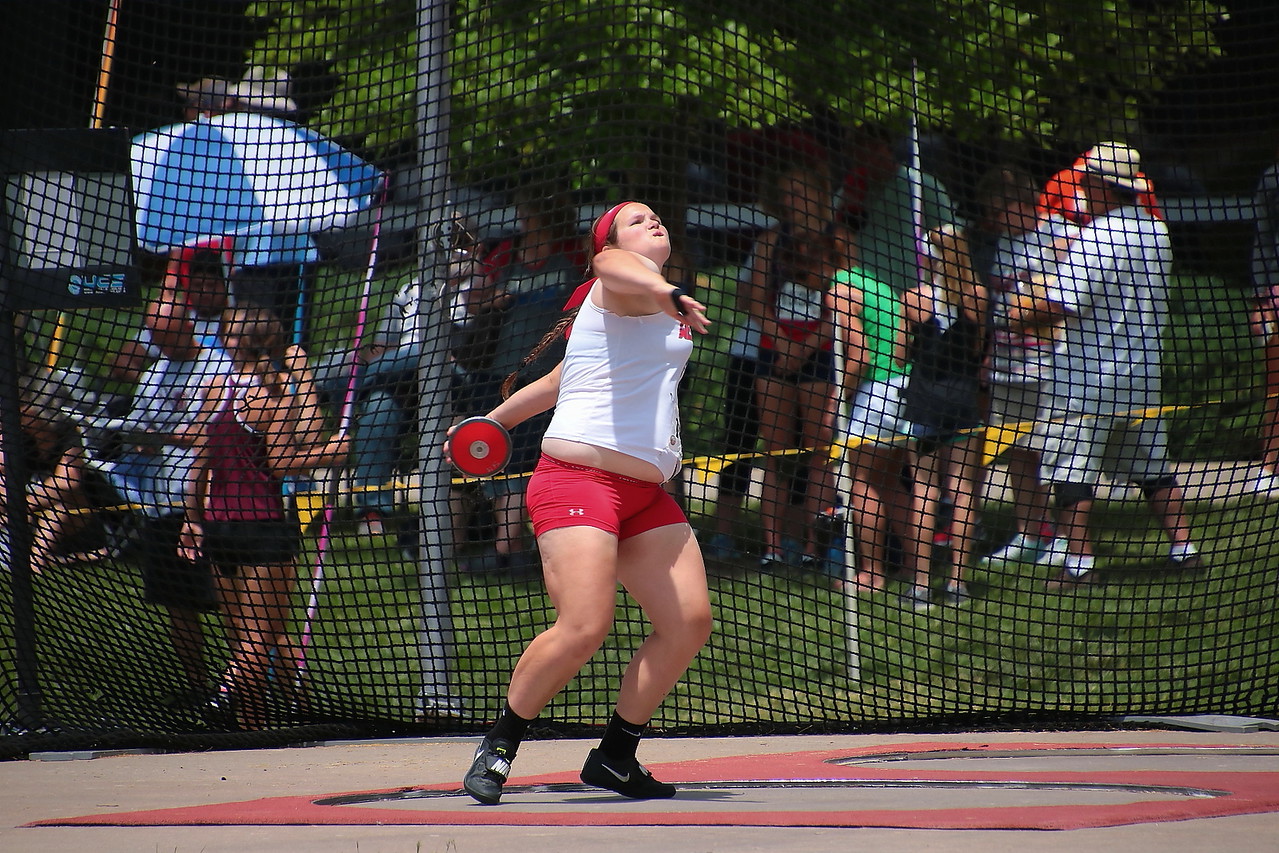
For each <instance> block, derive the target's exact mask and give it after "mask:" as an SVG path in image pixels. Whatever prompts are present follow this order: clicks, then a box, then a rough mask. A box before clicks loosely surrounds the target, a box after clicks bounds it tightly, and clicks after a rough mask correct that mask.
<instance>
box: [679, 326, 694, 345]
mask: <svg viewBox="0 0 1279 853" xmlns="http://www.w3.org/2000/svg"><path fill="white" fill-rule="evenodd" d="M679 339H680V340H681V341H691V340H692V339H693V330H692V329H690V328H689V327H688V326H685V325H682V324H681V325H680V327H679Z"/></svg>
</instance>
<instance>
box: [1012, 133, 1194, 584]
mask: <svg viewBox="0 0 1279 853" xmlns="http://www.w3.org/2000/svg"><path fill="white" fill-rule="evenodd" d="M1084 160H1085V162H1084V173H1083V176H1082V180H1081V185H1082V187H1083V189H1084V193H1085V197H1086V200H1087V203H1088V213H1089V215H1090V216H1091V219H1090V221H1089V223H1088V225H1087V226H1086V227H1084V229H1083V230H1082V231H1081V232H1080V234H1079V236H1078V237H1077V238H1076V239H1075V240H1074V241H1073V242H1072V243H1071V246H1070V251H1069V254H1068V255H1067V256H1066V258H1065V260H1064V261H1063V262H1062V264H1061V266H1060V267H1059V268H1058V269H1057V272H1056V275H1055V276H1054V277H1052V278H1051V279H1050V280H1049V281H1048V282H1047V286H1046V288H1045V290H1044V292H1043V293H1042V294H1040V295H1038V296H1034V297H1029V296H1028V297H1026V298H1025V299H1023V300H1022V301H1020V302H1019V303H1018V305H1017V306H1016V307H1015V309H1014V313H1015V316H1016V317H1017V319H1018V321H1019V322H1021V323H1023V324H1025V325H1038V324H1042V323H1044V322H1051V321H1054V320H1061V321H1062V324H1063V325H1062V345H1061V347H1060V348H1059V350H1058V352H1057V353H1056V354H1055V357H1054V365H1053V381H1052V385H1051V392H1050V394H1049V397H1048V402H1047V403H1046V409H1045V411H1044V412H1042V413H1041V417H1040V420H1041V422H1042V424H1043V425H1042V427H1041V430H1040V438H1041V440H1042V441H1043V443H1044V448H1043V449H1044V454H1043V472H1044V479H1045V481H1047V482H1049V483H1050V484H1051V485H1052V489H1053V494H1054V498H1055V502H1056V505H1057V509H1058V512H1059V514H1060V522H1061V531H1062V533H1063V534H1064V536H1065V538H1064V540H1057V541H1056V543H1054V544H1055V546H1056V547H1055V548H1053V549H1051V550H1050V551H1049V553H1048V554H1046V555H1045V556H1044V557H1043V558H1041V559H1040V563H1041V564H1047V565H1052V566H1060V567H1061V571H1060V573H1059V574H1057V575H1056V576H1055V577H1054V578H1053V579H1052V581H1050V587H1051V588H1055V589H1062V588H1066V587H1071V586H1076V585H1079V584H1083V583H1088V582H1091V581H1093V580H1095V579H1096V573H1095V572H1094V571H1093V569H1094V564H1095V558H1094V555H1093V549H1092V544H1091V542H1090V539H1089V535H1088V519H1089V513H1090V511H1091V509H1092V504H1093V497H1094V489H1095V486H1096V484H1097V482H1098V481H1099V478H1100V476H1101V474H1102V473H1103V472H1105V473H1107V474H1109V475H1110V476H1111V477H1112V479H1114V480H1115V481H1117V482H1124V481H1127V482H1131V483H1134V484H1135V485H1137V486H1138V487H1139V488H1140V489H1141V490H1142V493H1143V495H1144V496H1145V498H1146V500H1147V502H1148V503H1149V504H1150V505H1151V507H1152V509H1153V510H1154V512H1155V514H1156V516H1157V517H1158V520H1159V523H1160V525H1161V526H1162V527H1163V529H1164V531H1165V533H1166V534H1167V535H1168V537H1169V539H1170V540H1171V543H1172V544H1171V549H1170V551H1169V553H1168V560H1167V566H1168V567H1169V568H1173V569H1198V568H1201V567H1202V560H1201V558H1200V556H1199V554H1198V552H1197V549H1196V548H1195V545H1194V543H1193V542H1192V540H1191V538H1190V531H1189V529H1188V527H1187V524H1186V520H1185V512H1184V507H1183V496H1182V492H1181V488H1180V486H1179V485H1178V483H1177V480H1176V477H1175V476H1174V475H1173V473H1172V469H1171V467H1170V466H1169V463H1168V459H1167V452H1166V451H1167V439H1166V436H1165V433H1164V428H1163V423H1162V420H1161V419H1160V418H1158V417H1151V416H1149V415H1148V414H1146V412H1147V411H1148V410H1151V409H1157V407H1158V406H1159V405H1160V335H1161V331H1162V325H1163V320H1164V317H1165V314H1166V310H1167V309H1166V305H1165V291H1166V288H1167V277H1168V274H1169V270H1170V267H1171V264H1172V248H1171V244H1170V242H1169V237H1168V228H1167V226H1166V225H1165V224H1164V223H1163V222H1161V221H1160V220H1159V219H1157V218H1155V217H1154V216H1152V215H1151V214H1150V213H1149V212H1148V211H1146V210H1145V209H1144V208H1143V207H1142V206H1141V204H1140V203H1139V195H1140V194H1142V193H1145V192H1149V191H1150V186H1149V181H1148V180H1147V179H1146V178H1145V177H1144V176H1143V175H1141V174H1140V170H1141V162H1140V155H1139V154H1138V152H1137V151H1136V150H1135V149H1133V148H1131V147H1129V146H1127V145H1124V144H1122V143H1118V142H1102V143H1099V144H1098V145H1096V146H1094V147H1093V148H1092V149H1091V150H1090V151H1089V152H1088V154H1087V155H1086V157H1085V158H1084Z"/></svg>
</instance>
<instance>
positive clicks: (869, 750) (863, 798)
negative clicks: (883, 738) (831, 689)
mask: <svg viewBox="0 0 1279 853" xmlns="http://www.w3.org/2000/svg"><path fill="white" fill-rule="evenodd" d="M1276 756H1279V750H1277V749H1274V748H1255V749H1253V748H1247V747H1239V746H1210V745H1203V744H1160V745H1150V744H1142V745H1127V744H1115V743H1109V744H1096V743H1095V744H1043V743H1023V744H1008V743H1001V744H982V743H969V744H955V743H954V742H947V743H935V742H933V743H930V742H920V743H912V744H898V745H894V746H891V747H883V746H879V747H866V748H862V749H857V750H839V751H809V752H796V753H786V754H771V755H744V756H735V757H729V758H715V759H705V760H698V761H684V762H673V763H667V764H660V765H653V766H652V768H651V769H652V770H653V771H654V775H656V776H657V777H658V778H660V779H663V780H666V781H670V782H673V783H675V784H676V785H677V786H678V788H679V791H678V793H677V794H676V796H675V798H674V799H671V800H627V799H624V798H622V797H619V796H617V795H615V794H612V793H611V792H608V791H603V790H600V789H598V788H591V787H587V786H585V785H582V784H581V783H580V782H578V780H577V774H576V772H566V773H557V774H548V775H545V776H541V777H524V778H520V777H514V778H512V779H511V780H510V782H509V783H508V784H507V786H506V789H505V791H504V792H503V797H502V804H501V805H500V806H482V805H479V804H478V803H476V802H474V801H473V800H472V799H471V798H470V797H469V796H467V795H466V794H465V793H464V792H462V791H461V790H460V789H459V788H458V787H457V786H456V785H455V784H454V785H432V786H426V787H414V788H405V789H397V790H392V791H372V792H357V793H347V794H334V795H330V796H325V797H318V798H317V797H280V798H272V799H266V800H254V801H250V802H244V803H224V804H220V805H215V806H198V807H192V808H190V809H165V810H161V811H158V812H134V813H130V814H113V815H90V816H86V817H83V818H71V819H65V820H59V821H49V822H43V823H47V824H55V823H56V824H57V825H64V826H65V825H69V824H75V825H85V824H113V825H121V824H124V825H146V824H155V823H161V824H197V825H198V824H260V825H267V824H271V825H281V824H312V825H314V824H347V825H362V824H373V823H377V824H453V825H529V826H532V825H543V826H603V825H623V826H624V825H637V826H638V825H648V826H717V825H719V826H725V825H732V826H844V827H897V828H930V829H1079V828H1085V827H1099V826H1119V825H1124V824H1136V823H1150V822H1157V821H1169V820H1190V819H1195V818H1204V817H1217V816H1222V815H1235V814H1249V813H1259V812H1272V811H1279V762H1276V760H1275V758H1276Z"/></svg>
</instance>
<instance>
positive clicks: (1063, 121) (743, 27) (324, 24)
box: [248, 0, 1224, 184]
mask: <svg viewBox="0 0 1279 853" xmlns="http://www.w3.org/2000/svg"><path fill="white" fill-rule="evenodd" d="M416 5H417V4H416V3H415V2H413V0H261V2H256V3H252V4H250V6H249V7H248V14H249V16H250V17H252V18H254V19H256V20H258V21H259V22H260V23H261V25H262V27H263V35H262V37H261V39H260V40H259V41H258V43H257V45H256V46H255V48H254V50H253V55H252V56H251V57H250V59H251V61H252V62H254V63H256V64H265V65H269V66H277V67H291V66H294V65H297V64H299V63H309V62H324V63H329V64H330V67H331V69H332V70H333V71H334V72H335V73H336V74H337V75H338V76H339V77H340V79H341V84H340V85H339V87H338V89H337V91H336V93H335V94H334V96H333V98H332V100H331V101H329V103H327V104H326V105H324V106H323V107H322V108H321V109H320V110H319V112H318V113H317V115H316V117H315V119H314V121H313V122H312V124H313V125H314V126H315V127H316V128H317V129H318V130H320V131H322V132H324V133H327V134H330V135H333V136H337V137H340V138H344V139H359V140H361V141H362V142H363V143H364V144H365V145H366V146H367V147H368V148H370V149H372V150H374V151H385V150H388V149H389V148H390V147H392V146H393V145H395V144H396V143H397V142H401V141H403V140H406V139H411V138H412V137H413V122H414V119H415V92H414V81H415V74H416V68H417V56H418V47H417V44H416V39H417V30H416V26H415V22H416V10H415V6H416ZM450 10H451V13H452V17H451V38H452V43H451V46H450V50H451V56H450V60H451V61H450V63H449V73H450V75H451V78H452V84H453V101H452V104H451V124H452V128H453V139H454V145H455V155H457V156H456V157H455V160H456V162H455V163H454V166H455V168H457V169H460V170H461V172H462V174H463V175H467V174H471V175H476V174H494V173H495V172H496V173H502V172H505V171H507V170H510V169H516V168H518V169H522V170H527V169H530V168H534V169H535V168H536V167H537V166H538V165H539V164H543V163H548V162H551V161H554V162H556V163H559V164H562V166H561V168H562V169H564V170H566V171H567V173H568V174H569V175H572V176H574V181H575V183H578V184H589V183H590V182H591V180H592V177H597V176H603V175H605V174H606V173H608V172H609V171H615V170H618V169H636V168H641V167H643V165H644V163H645V162H646V160H647V161H648V162H649V163H650V164H652V163H653V162H654V161H653V160H652V155H653V152H654V150H655V149H659V148H661V147H662V146H663V145H664V144H665V145H667V146H669V145H675V146H679V145H684V146H687V145H689V144H692V143H693V142H694V141H695V138H694V137H693V136H692V135H691V131H692V130H693V129H695V128H697V127H701V126H705V125H706V124H707V123H711V122H718V123H721V124H726V125H728V126H738V127H740V126H755V127H759V126H766V125H770V124H774V123H777V122H779V121H786V120H802V119H804V118H806V117H808V116H810V115H812V114H813V113H814V111H816V110H818V109H822V110H829V111H830V112H832V113H833V114H834V115H835V116H837V117H838V118H839V119H840V120H842V121H844V122H845V123H849V124H852V123H856V122H860V121H866V120H871V121H877V122H883V123H887V124H889V125H896V126H899V127H900V126H902V125H903V124H904V123H905V122H906V121H907V120H908V117H909V116H910V115H912V114H915V115H917V116H918V117H919V119H920V122H921V124H922V125H923V126H925V127H946V128H950V129H952V130H954V131H956V132H958V133H960V134H962V135H968V136H989V135H991V134H994V135H998V136H1003V137H1007V138H1015V139H1029V140H1038V141H1043V140H1048V139H1060V140H1063V141H1068V142H1072V143H1086V142H1089V141H1091V140H1093V139H1095V138H1096V137H1097V135H1098V134H1099V133H1102V132H1106V131H1113V129H1114V128H1116V127H1122V126H1123V125H1124V122H1125V121H1126V120H1131V119H1133V118H1135V116H1136V113H1137V110H1138V109H1139V107H1140V106H1141V104H1142V102H1143V101H1144V100H1145V99H1148V98H1149V97H1150V96H1151V95H1152V94H1153V93H1155V92H1157V91H1158V89H1159V88H1160V87H1161V86H1162V85H1163V84H1164V83H1165V81H1167V80H1168V79H1169V78H1170V77H1171V76H1173V75H1175V74H1177V73H1180V72H1182V71H1184V70H1186V69H1187V68H1188V67H1190V66H1191V65H1193V64H1194V63H1199V62H1202V61H1204V60H1206V59H1208V58H1209V57H1212V56H1214V55H1215V54H1216V52H1217V50H1218V48H1217V46H1216V43H1215V42H1214V39H1213V35H1212V26H1213V24H1214V22H1216V21H1217V20H1218V19H1219V18H1220V17H1221V15H1222V14H1223V12H1224V6H1223V4H1220V3H1212V2H1204V0H1001V1H1000V2H991V1H989V0H896V1H895V2H893V3H882V2H878V0H833V2H830V3H827V4H800V3H778V2H775V0H685V2H676V0H655V2H643V3H636V2H608V0H454V2H453V3H452V4H451V6H450ZM619 123H621V124H620V127H622V128H624V129H626V131H627V133H629V135H630V136H631V137H632V141H631V142H629V143H625V142H619V133H618V128H619ZM623 135H625V134H623ZM655 142H656V144H655Z"/></svg>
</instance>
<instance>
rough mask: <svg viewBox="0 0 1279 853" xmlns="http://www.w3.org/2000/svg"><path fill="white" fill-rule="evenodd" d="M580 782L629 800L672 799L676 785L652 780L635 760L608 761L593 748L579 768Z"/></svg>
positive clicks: (607, 758) (646, 770)
mask: <svg viewBox="0 0 1279 853" xmlns="http://www.w3.org/2000/svg"><path fill="white" fill-rule="evenodd" d="M581 779H582V781H583V782H585V783H586V784H587V785H594V786H595V787H596V788H607V789H608V790H610V791H616V792H617V793H619V794H621V795H622V796H623V797H630V798H631V799H632V800H668V799H670V798H671V797H673V796H675V786H674V785H668V784H666V783H665V782H659V781H657V780H656V779H654V778H653V774H652V773H649V772H648V768H646V767H645V766H644V765H643V764H640V763H639V762H638V761H636V760H635V759H634V758H626V759H620V760H619V759H616V758H609V757H608V756H607V755H605V754H604V753H602V752H600V751H599V750H598V749H592V750H591V752H590V755H588V756H586V764H584V765H582V774H581Z"/></svg>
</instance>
